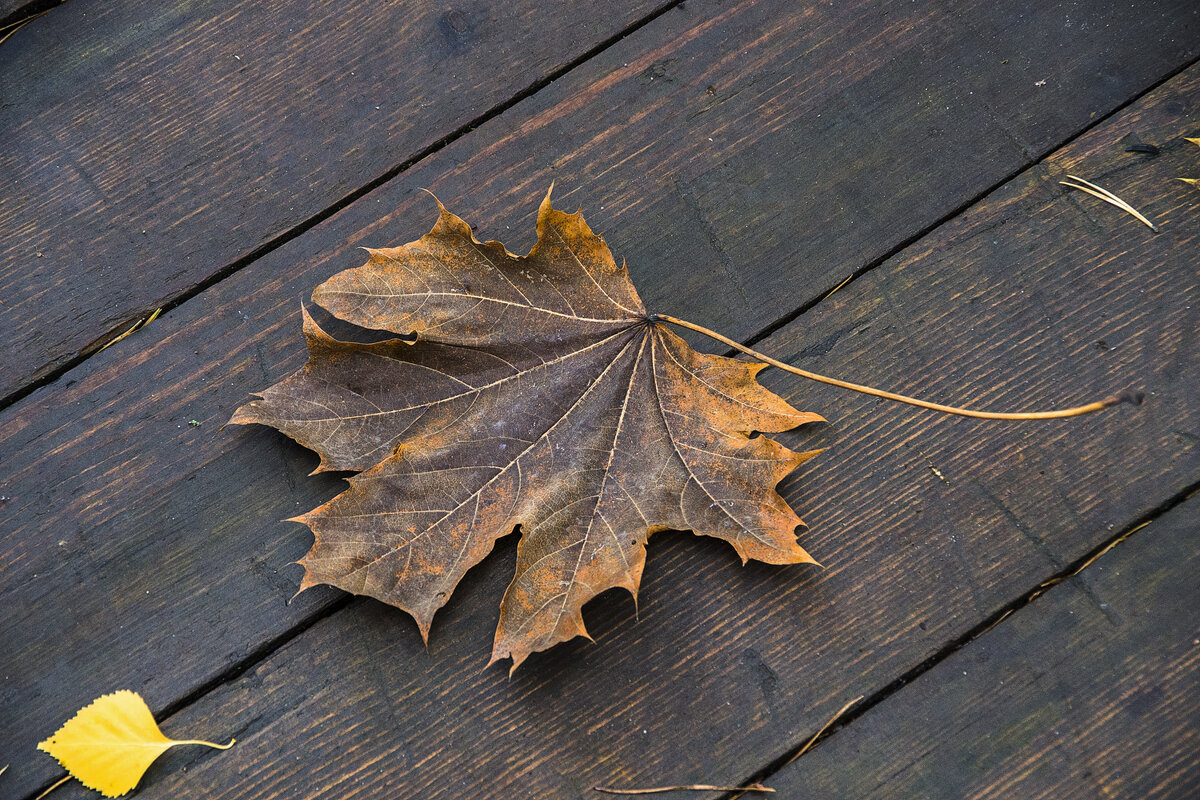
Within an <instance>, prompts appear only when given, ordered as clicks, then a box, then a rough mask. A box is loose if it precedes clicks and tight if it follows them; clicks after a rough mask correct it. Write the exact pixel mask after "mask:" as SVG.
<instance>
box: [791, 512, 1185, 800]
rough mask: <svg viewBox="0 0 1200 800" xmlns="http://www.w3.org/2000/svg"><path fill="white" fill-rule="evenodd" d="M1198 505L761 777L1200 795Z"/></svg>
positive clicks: (821, 785) (810, 791) (850, 789)
mask: <svg viewBox="0 0 1200 800" xmlns="http://www.w3.org/2000/svg"><path fill="white" fill-rule="evenodd" d="M1198 514H1200V498H1193V499H1191V500H1189V501H1187V502H1186V503H1184V504H1183V505H1181V506H1179V507H1178V508H1176V509H1174V510H1172V511H1171V512H1170V513H1168V514H1165V515H1164V516H1162V517H1160V518H1159V519H1157V520H1155V521H1154V522H1153V523H1152V524H1151V525H1149V526H1147V527H1146V528H1143V529H1142V530H1140V531H1138V532H1137V533H1135V534H1134V535H1133V536H1132V537H1131V538H1130V539H1129V540H1128V541H1126V542H1123V543H1122V544H1120V545H1118V546H1117V548H1115V549H1114V550H1113V551H1112V552H1110V553H1108V554H1107V555H1104V556H1102V557H1101V558H1100V559H1099V560H1098V561H1096V562H1095V563H1094V564H1093V565H1091V566H1089V567H1088V568H1087V570H1086V571H1084V572H1083V573H1081V574H1080V575H1079V576H1078V577H1076V578H1072V579H1070V580H1069V581H1067V582H1066V583H1063V584H1060V585H1058V586H1055V587H1053V588H1051V589H1048V590H1047V591H1046V593H1045V594H1044V595H1042V596H1039V597H1038V598H1037V599H1036V600H1035V602H1034V603H1032V604H1031V605H1030V606H1028V607H1026V608H1023V609H1021V610H1020V611H1018V612H1016V613H1015V614H1014V615H1013V616H1012V617H1010V618H1008V619H1007V620H1005V622H1004V623H1003V624H1002V625H999V626H997V627H996V628H995V629H994V630H993V631H991V632H989V633H988V634H986V635H984V636H983V637H981V638H980V639H978V640H977V641H974V642H972V643H971V644H969V645H967V646H966V647H965V648H963V649H962V650H961V651H959V652H957V653H955V654H954V655H953V656H951V657H950V658H947V659H946V660H945V661H943V662H941V663H940V664H938V666H937V667H936V668H934V669H932V670H930V671H929V672H928V673H927V674H925V675H922V676H921V678H920V679H919V680H917V681H916V682H914V683H913V684H911V685H910V686H906V687H905V688H904V689H902V690H901V691H900V693H899V694H897V695H895V696H894V697H892V698H890V699H889V700H888V701H887V702H886V703H884V704H882V705H881V706H879V707H878V708H875V709H872V710H871V711H869V712H868V713H867V714H866V715H865V716H863V717H862V718H861V719H858V720H856V721H855V722H854V724H853V725H851V726H849V727H848V728H846V729H845V730H842V731H839V732H838V733H837V734H836V735H835V736H834V737H833V738H832V739H830V740H828V741H827V742H824V743H823V744H821V745H820V746H819V747H818V748H817V749H816V750H814V751H813V752H812V753H811V754H809V755H807V756H805V757H804V759H803V760H801V761H798V762H796V763H795V764H793V765H792V766H790V767H788V768H787V769H785V770H783V771H782V772H780V773H779V774H778V775H775V776H774V777H772V778H771V781H770V783H771V786H772V788H774V789H775V790H776V791H777V792H778V793H779V795H781V796H783V797H827V798H831V799H832V798H847V800H849V798H853V800H870V798H893V797H923V798H929V800H960V799H961V798H964V797H971V798H979V800H984V798H996V800H1001V799H1003V800H1007V798H1014V797H1029V798H1032V797H1054V798H1062V800H1074V799H1075V798H1079V799H1080V800H1082V799H1083V798H1092V797H1122V798H1124V797H1130V798H1133V797H1136V798H1146V800H1151V798H1186V797H1190V796H1192V795H1193V794H1194V793H1195V790H1196V787H1197V786H1200V694H1198V693H1197V691H1196V690H1197V688H1198V680H1200V638H1198V636H1200V631H1197V628H1196V609H1197V608H1200V581H1197V580H1196V576H1197V574H1198V572H1200V551H1198V550H1197V547H1196V537H1197V535H1200V526H1198V524H1197V519H1198V518H1200V517H1198V516H1197V515H1198Z"/></svg>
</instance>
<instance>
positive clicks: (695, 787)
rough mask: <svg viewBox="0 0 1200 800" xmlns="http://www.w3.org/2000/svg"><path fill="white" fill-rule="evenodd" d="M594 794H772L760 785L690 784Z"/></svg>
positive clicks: (601, 789)
mask: <svg viewBox="0 0 1200 800" xmlns="http://www.w3.org/2000/svg"><path fill="white" fill-rule="evenodd" d="M592 791H594V792H605V793H607V794H661V793H662V792H774V791H775V790H774V789H772V788H770V787H768V786H763V785H762V784H761V783H751V784H748V785H746V786H709V785H708V784H707V783H692V784H688V785H686V786H655V787H654V788H652V789H610V788H609V787H607V786H593V787H592Z"/></svg>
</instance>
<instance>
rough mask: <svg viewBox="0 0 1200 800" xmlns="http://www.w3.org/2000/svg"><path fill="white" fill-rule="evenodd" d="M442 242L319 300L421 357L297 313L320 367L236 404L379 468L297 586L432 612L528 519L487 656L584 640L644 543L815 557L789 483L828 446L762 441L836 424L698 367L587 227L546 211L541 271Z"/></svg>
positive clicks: (343, 500) (449, 237) (319, 521)
mask: <svg viewBox="0 0 1200 800" xmlns="http://www.w3.org/2000/svg"><path fill="white" fill-rule="evenodd" d="M438 207H439V209H440V216H439V218H438V221H437V224H436V225H435V226H434V227H433V230H432V231H431V232H430V233H429V234H427V235H426V236H424V237H422V238H421V239H420V240H419V241H416V242H413V243H411V244H408V245H405V246H404V247H398V248H394V249H382V250H369V251H368V252H369V253H370V258H369V260H368V262H367V264H366V265H365V266H362V267H359V268H357V269H351V270H347V271H345V272H343V273H341V274H338V275H335V276H334V277H332V278H330V279H329V280H328V281H326V282H325V283H324V284H322V285H321V286H320V287H318V288H317V290H316V291H315V292H314V294H313V300H314V301H315V302H317V303H318V304H320V305H321V306H323V307H324V308H326V309H327V310H328V311H330V312H331V313H333V314H334V315H335V316H337V317H339V318H341V319H342V320H345V321H347V322H351V323H354V324H355V325H359V326H362V327H365V328H373V329H379V330H384V331H390V332H392V333H395V334H400V335H404V336H409V335H412V334H415V336H416V341H415V342H412V341H407V340H402V339H393V340H389V341H384V342H378V343H374V344H359V343H354V342H343V341H338V340H336V339H334V338H332V337H331V336H329V335H328V334H326V333H325V332H324V331H323V330H322V329H321V328H320V327H318V325H317V323H316V322H315V321H314V320H313V319H312V317H311V316H309V314H308V313H307V312H304V334H305V337H306V339H307V341H308V349H309V362H308V364H307V366H305V367H304V368H303V369H301V370H300V371H298V372H297V373H295V374H294V375H292V376H291V377H289V378H287V379H286V380H284V381H283V382H281V383H279V384H278V385H276V386H273V387H271V388H270V389H268V390H266V391H265V392H263V393H262V394H261V396H260V399H257V400H254V401H252V402H250V403H248V404H246V405H245V406H243V407H242V408H240V409H239V410H238V411H237V413H236V414H235V415H234V417H233V422H236V423H262V424H266V425H271V426H273V427H275V428H278V429H279V430H280V431H282V432H283V433H285V434H287V435H288V436H290V437H292V438H293V439H295V440H296V441H298V442H300V443H301V444H303V445H305V446H306V447H309V448H312V449H313V450H315V451H316V452H317V453H319V454H320V456H321V463H320V466H319V467H318V470H365V471H364V472H362V473H361V474H360V475H358V476H356V477H353V478H351V479H350V484H351V488H350V489H349V490H348V491H346V492H344V493H343V494H341V495H339V496H338V497H336V498H334V499H333V500H332V501H331V502H329V503H326V504H325V505H323V506H321V507H320V508H317V509H316V510H314V511H311V512H309V513H308V514H305V515H303V516H301V517H298V518H297V519H298V520H299V521H302V522H304V523H305V524H307V525H308V526H309V527H310V528H312V530H313V533H314V534H315V537H316V541H315V544H314V545H313V548H312V550H311V551H310V552H309V553H308V555H306V556H305V557H304V559H303V560H302V561H301V563H302V564H303V566H304V569H305V575H304V579H303V582H302V584H301V588H302V589H303V588H307V587H309V586H312V585H314V584H318V583H326V584H332V585H334V586H337V587H340V588H342V589H345V590H347V591H350V592H354V593H356V594H362V595H369V596H371V597H375V598H378V599H379V600H382V601H384V602H385V603H390V604H392V605H394V606H398V607H400V608H402V609H404V610H405V611H408V612H409V613H410V614H412V616H413V617H414V618H415V619H416V621H417V624H418V626H419V627H420V630H421V635H422V636H423V637H426V638H427V637H428V634H429V626H430V624H431V622H432V620H433V616H434V613H435V612H436V611H437V610H438V609H439V608H441V607H442V606H443V605H444V604H445V603H446V601H447V599H448V598H449V597H450V593H451V592H452V591H454V587H455V586H456V585H457V584H458V582H459V580H461V578H462V576H463V575H464V574H465V573H466V572H467V570H469V569H470V568H471V567H472V566H474V565H475V564H477V563H479V561H481V560H482V559H483V558H484V557H485V556H486V555H487V554H488V553H489V552H490V551H491V549H492V546H493V545H494V544H495V542H496V540H497V539H499V538H500V537H501V536H504V535H506V534H508V533H510V532H512V531H513V529H514V528H515V527H516V526H518V525H519V526H521V541H520V544H519V548H518V555H517V569H516V575H515V576H514V578H513V581H512V583H511V584H510V585H509V587H508V590H507V591H506V592H505V595H504V599H503V601H502V603H501V613H500V623H499V627H498V629H497V631H496V637H495V643H494V647H493V652H492V660H493V661H495V660H497V659H502V658H506V657H511V658H512V660H513V668H514V669H515V667H516V666H517V665H518V664H520V663H521V661H522V660H524V659H525V657H526V656H527V655H529V653H531V652H533V651H537V650H544V649H546V648H548V647H550V646H551V645H553V644H555V643H557V642H561V641H564V640H566V639H570V638H572V637H574V636H586V635H587V631H586V630H585V628H584V625H583V618H582V616H581V613H580V610H581V608H582V607H583V605H584V603H586V602H587V601H588V600H590V599H591V598H593V597H595V596H596V595H598V594H599V593H601V592H603V591H605V590H607V589H610V588H613V587H618V586H619V587H623V588H625V589H628V590H629V591H630V592H631V593H634V594H636V592H637V588H638V582H639V580H640V579H641V575H642V565H643V564H644V562H645V557H646V552H645V545H646V540H647V538H648V537H649V535H650V534H651V533H653V532H655V531H660V530H664V529H667V528H674V529H680V530H691V531H694V532H695V533H697V534H704V535H707V536H715V537H718V538H721V539H724V540H726V541H728V542H729V543H730V544H732V545H733V546H734V548H735V549H736V550H737V552H738V554H739V555H740V556H741V557H742V559H743V561H744V560H746V559H751V558H753V559H757V560H759V561H766V562H769V563H772V564H791V563H798V562H811V561H812V559H811V558H810V557H809V555H808V554H807V553H806V552H804V550H803V549H801V548H800V546H799V545H798V544H797V543H796V529H797V526H799V525H801V524H802V523H801V521H800V519H799V517H797V516H796V514H795V513H794V512H793V511H792V509H791V508H790V507H789V506H788V505H787V503H785V502H784V500H783V498H782V497H780V496H779V494H778V493H776V491H775V486H776V484H778V483H779V481H780V480H781V479H782V478H783V477H784V476H786V475H787V474H788V473H790V472H791V471H792V470H794V469H795V468H796V467H797V466H798V465H799V464H800V463H801V462H803V461H804V460H805V459H807V458H808V457H810V456H811V455H813V453H796V452H793V451H791V450H789V449H787V448H786V447H783V446H782V445H780V444H779V443H777V442H775V441H773V440H771V439H769V438H767V437H764V436H752V433H754V432H764V433H771V432H778V431H785V430H788V429H790V428H794V427H796V426H797V425H801V424H804V423H807V422H813V421H817V420H820V419H821V417H819V416H818V415H816V414H808V413H802V412H799V411H796V410H795V409H793V408H792V407H791V406H789V405H788V404H787V403H786V402H785V401H784V400H783V399H782V398H780V397H778V396H777V395H775V394H772V393H771V392H769V391H767V390H766V389H764V388H763V387H762V386H760V385H759V384H758V383H757V382H756V380H755V374H756V373H757V372H758V371H759V370H761V369H762V368H763V366H764V365H762V364H755V363H746V362H743V361H738V360H735V359H732V358H725V357H722V356H712V355H704V354H701V353H698V352H696V351H695V350H693V349H692V348H691V347H689V346H688V344H687V343H686V342H684V341H683V340H682V339H681V338H679V337H678V336H676V335H675V334H674V333H672V332H671V331H669V330H668V329H667V328H666V327H665V326H664V325H663V324H662V323H660V322H658V321H657V319H656V318H655V317H653V316H651V315H649V314H647V313H646V310H645V309H644V308H643V306H642V302H641V300H640V299H639V298H638V295H637V291H636V290H635V289H634V287H633V283H632V282H631V281H630V280H629V275H628V273H627V272H626V270H625V268H624V267H623V266H622V267H618V266H617V265H616V263H615V262H614V261H613V257H612V255H611V253H610V252H609V250H608V247H607V246H606V245H605V244H604V241H603V240H602V239H601V238H600V237H599V236H597V235H596V234H594V233H593V232H592V231H591V230H590V229H589V228H588V226H587V224H586V223H585V222H584V221H583V217H582V216H581V215H580V214H578V213H576V214H565V213H563V212H561V211H557V210H555V209H554V208H552V207H551V205H550V198H549V195H548V194H547V196H546V199H545V200H544V201H543V203H542V205H541V208H540V210H539V212H538V221H537V230H538V241H537V244H536V245H535V246H534V248H533V250H532V251H531V252H530V253H529V255H528V256H523V257H521V256H515V255H513V254H512V253H509V252H508V251H507V250H505V248H504V247H503V245H501V244H499V243H498V242H487V243H481V242H479V241H478V240H476V239H475V238H474V236H473V235H472V234H471V229H470V227H469V226H468V225H467V224H466V223H465V222H463V221H462V220H461V219H459V218H458V217H456V216H454V215H453V214H451V213H450V212H449V211H447V210H446V209H445V208H444V207H443V206H442V205H441V203H438Z"/></svg>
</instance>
